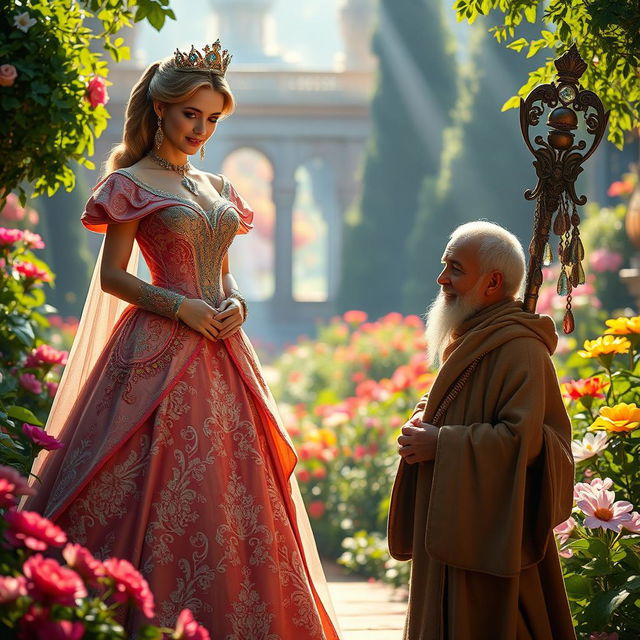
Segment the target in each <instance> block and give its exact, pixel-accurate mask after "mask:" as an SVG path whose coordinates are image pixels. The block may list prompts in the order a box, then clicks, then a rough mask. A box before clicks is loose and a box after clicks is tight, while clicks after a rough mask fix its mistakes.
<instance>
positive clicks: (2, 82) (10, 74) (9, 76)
mask: <svg viewBox="0 0 640 640" xmlns="http://www.w3.org/2000/svg"><path fill="white" fill-rule="evenodd" d="M17 77H18V72H17V71H16V68H15V67H14V66H13V65H12V64H3V65H0V87H10V86H11V85H12V84H13V83H14V82H15V81H16V78H17Z"/></svg>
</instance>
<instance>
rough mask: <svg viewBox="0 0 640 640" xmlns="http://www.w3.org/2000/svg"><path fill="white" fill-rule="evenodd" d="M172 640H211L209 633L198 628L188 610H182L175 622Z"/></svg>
mask: <svg viewBox="0 0 640 640" xmlns="http://www.w3.org/2000/svg"><path fill="white" fill-rule="evenodd" d="M171 637H172V638H173V639H174V640H211V636H210V635H209V632H208V631H207V630H206V629H205V628H204V627H202V626H200V625H199V624H198V623H197V622H196V621H195V619H194V617H193V613H191V611H190V610H189V609H183V610H182V611H181V612H180V615H179V616H178V621H177V622H176V631H175V633H174V634H173V636H171Z"/></svg>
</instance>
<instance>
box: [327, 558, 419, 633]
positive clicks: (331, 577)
mask: <svg viewBox="0 0 640 640" xmlns="http://www.w3.org/2000/svg"><path fill="white" fill-rule="evenodd" d="M324 569H325V573H326V576H327V580H328V581H329V591H330V592H331V598H332V599H333V606H334V608H335V610H336V615H337V616H338V622H339V623H340V627H341V629H342V633H343V638H344V640H402V629H403V626H404V616H405V613H406V610H407V602H406V593H400V592H397V591H394V590H393V589H391V588H390V587H388V586H387V585H384V584H381V583H379V582H368V581H367V580H366V579H363V578H360V577H357V576H349V575H345V573H344V572H343V570H342V569H341V568H340V567H339V566H337V565H330V564H326V565H325V566H324Z"/></svg>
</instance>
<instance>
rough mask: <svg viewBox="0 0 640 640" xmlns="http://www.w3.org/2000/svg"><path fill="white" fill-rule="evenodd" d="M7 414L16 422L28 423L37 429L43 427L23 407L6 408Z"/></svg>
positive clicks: (12, 406)
mask: <svg viewBox="0 0 640 640" xmlns="http://www.w3.org/2000/svg"><path fill="white" fill-rule="evenodd" d="M7 414H8V415H9V416H10V417H11V418H15V419H16V420H20V421H21V422H28V423H29V424H34V425H36V426H38V427H43V426H44V424H43V423H42V422H41V421H40V420H39V419H38V418H36V416H35V415H34V414H33V413H32V412H31V411H30V410H29V409H25V408H24V407H18V406H16V405H11V406H9V407H7Z"/></svg>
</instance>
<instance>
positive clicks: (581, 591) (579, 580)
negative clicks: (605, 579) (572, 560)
mask: <svg viewBox="0 0 640 640" xmlns="http://www.w3.org/2000/svg"><path fill="white" fill-rule="evenodd" d="M564 584H565V587H566V588H567V594H568V595H569V597H570V598H571V599H572V600H582V599H584V598H586V597H587V596H589V595H590V593H591V581H590V580H589V579H588V578H586V577H585V576H582V575H579V574H573V575H570V576H567V577H566V578H565V581H564Z"/></svg>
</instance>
